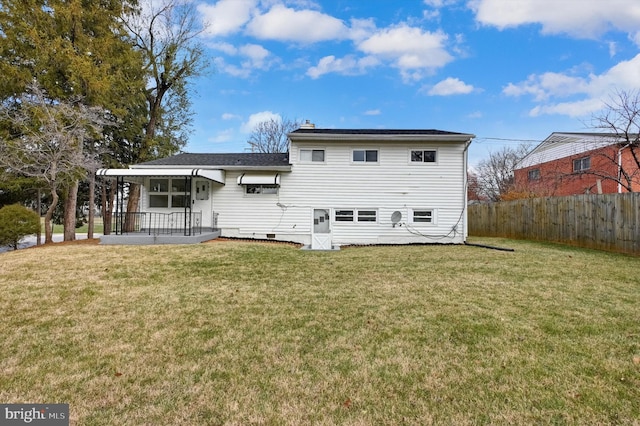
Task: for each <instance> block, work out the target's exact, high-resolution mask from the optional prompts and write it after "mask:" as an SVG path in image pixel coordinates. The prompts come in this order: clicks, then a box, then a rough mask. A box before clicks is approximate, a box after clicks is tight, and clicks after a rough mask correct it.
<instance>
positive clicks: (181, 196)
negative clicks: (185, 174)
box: [149, 178, 190, 208]
mask: <svg viewBox="0 0 640 426" xmlns="http://www.w3.org/2000/svg"><path fill="white" fill-rule="evenodd" d="M188 192H190V191H187V186H186V181H185V179H184V178H175V179H169V178H151V179H149V207H153V208H182V207H186V206H188V205H189V203H190V199H189V194H188Z"/></svg>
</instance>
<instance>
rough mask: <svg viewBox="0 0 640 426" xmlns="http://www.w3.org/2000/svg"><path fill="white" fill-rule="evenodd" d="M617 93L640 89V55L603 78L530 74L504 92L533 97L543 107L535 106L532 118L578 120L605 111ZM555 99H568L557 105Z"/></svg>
mask: <svg viewBox="0 0 640 426" xmlns="http://www.w3.org/2000/svg"><path fill="white" fill-rule="evenodd" d="M618 90H619V91H634V90H640V54H638V55H637V56H635V57H634V58H632V59H630V60H628V61H622V62H619V63H618V64H616V65H615V66H613V67H612V68H610V69H609V70H607V71H606V72H604V73H602V74H600V75H595V74H589V75H587V76H583V77H579V76H574V75H566V74H561V73H544V74H541V75H531V76H529V77H528V78H527V80H526V81H524V82H520V83H516V84H513V83H509V84H508V85H507V86H506V87H505V88H504V89H503V93H504V94H505V95H507V96H524V95H529V96H532V97H533V100H534V102H537V103H539V104H540V105H537V106H536V107H534V108H533V109H532V110H531V111H530V115H541V114H563V115H569V116H572V117H577V116H581V115H584V114H587V113H590V112H595V111H597V110H598V109H600V108H602V106H603V100H604V99H607V98H609V97H610V96H611V95H612V94H613V93H614V92H615V91H618ZM569 98H572V99H569ZM554 99H568V100H566V101H562V102H555V103H554V102H553V100H554Z"/></svg>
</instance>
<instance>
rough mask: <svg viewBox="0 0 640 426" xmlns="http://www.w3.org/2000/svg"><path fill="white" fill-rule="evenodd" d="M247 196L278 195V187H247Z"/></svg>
mask: <svg viewBox="0 0 640 426" xmlns="http://www.w3.org/2000/svg"><path fill="white" fill-rule="evenodd" d="M245 188H246V189H245V192H246V193H247V194H265V195H267V194H277V193H278V185H245Z"/></svg>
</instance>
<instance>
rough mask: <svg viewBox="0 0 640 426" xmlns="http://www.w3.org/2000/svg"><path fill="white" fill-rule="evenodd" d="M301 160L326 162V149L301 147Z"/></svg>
mask: <svg viewBox="0 0 640 426" xmlns="http://www.w3.org/2000/svg"><path fill="white" fill-rule="evenodd" d="M300 161H305V162H307V161H308V162H313V163H323V162H324V149H301V150H300Z"/></svg>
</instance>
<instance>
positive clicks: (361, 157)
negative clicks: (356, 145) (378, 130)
mask: <svg viewBox="0 0 640 426" xmlns="http://www.w3.org/2000/svg"><path fill="white" fill-rule="evenodd" d="M353 161H354V162H359V163H377V162H378V150H377V149H354V150H353Z"/></svg>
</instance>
